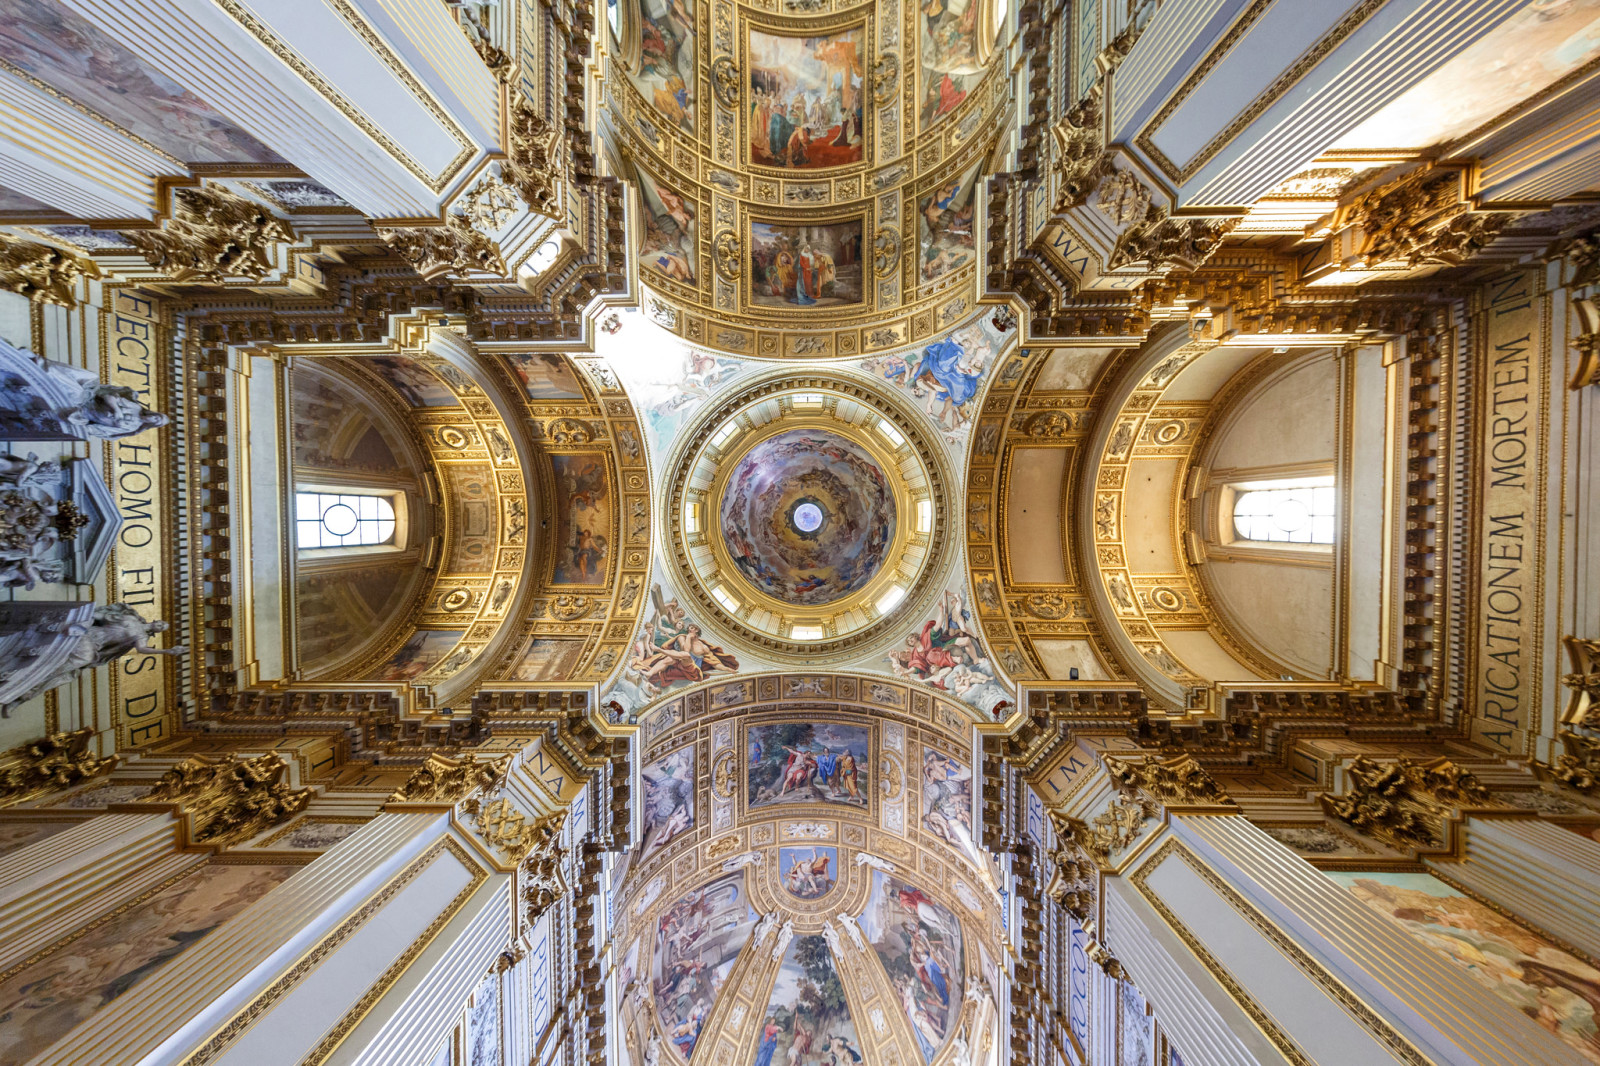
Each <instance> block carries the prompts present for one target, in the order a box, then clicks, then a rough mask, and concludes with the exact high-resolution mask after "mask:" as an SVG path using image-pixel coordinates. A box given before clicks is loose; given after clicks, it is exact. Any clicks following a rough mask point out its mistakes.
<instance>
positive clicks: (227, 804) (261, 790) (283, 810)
mask: <svg viewBox="0 0 1600 1066" xmlns="http://www.w3.org/2000/svg"><path fill="white" fill-rule="evenodd" d="M288 772H289V764H288V763H287V762H286V761H285V760H284V758H283V756H281V755H279V754H277V753H276V752H268V753H266V754H265V755H257V756H255V757H254V758H241V757H239V756H237V755H230V756H228V757H227V758H226V759H225V760H222V761H220V762H218V761H213V760H210V759H206V758H202V757H199V756H194V757H191V758H188V759H185V760H183V761H182V762H180V763H179V764H178V765H176V766H174V767H173V768H172V769H170V770H168V771H167V772H166V773H165V774H163V775H161V779H160V780H159V781H158V782H156V786H155V788H153V789H151V791H150V792H149V793H148V794H146V795H145V796H144V797H142V798H141V799H140V800H139V801H138V802H140V803H176V804H178V806H179V807H181V808H182V810H183V812H184V814H185V815H187V816H188V818H189V823H190V839H192V840H193V841H194V842H195V843H197V844H210V845H213V846H217V847H228V846H231V845H233V844H238V843H240V842H242V841H245V840H248V839H250V838H251V837H253V836H255V835H256V834H258V833H260V832H263V831H264V830H267V829H270V828H272V827H273V826H275V825H279V824H281V823H283V822H285V821H287V820H288V819H289V818H290V817H291V816H292V815H295V814H298V813H300V812H301V811H303V810H305V809H306V805H307V804H309V803H310V802H311V789H309V788H301V789H296V788H291V787H290V785H289V783H288V780H287V777H288Z"/></svg>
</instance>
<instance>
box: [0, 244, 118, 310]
mask: <svg viewBox="0 0 1600 1066" xmlns="http://www.w3.org/2000/svg"><path fill="white" fill-rule="evenodd" d="M99 276H100V268H99V267H98V266H96V265H95V264H94V262H93V261H92V260H89V259H85V258H83V257H81V256H76V255H72V254H71V253H69V252H65V251H62V250H61V249H60V248H53V247H51V246H50V245H47V244H34V243H32V242H31V241H19V240H16V239H15V238H13V237H7V236H6V235H4V234H0V289H4V290H5V291H7V292H14V293H17V294H18V295H20V296H26V297H27V298H28V299H29V300H31V301H32V302H34V303H52V304H61V305H62V306H63V307H66V308H67V309H68V310H71V309H72V308H75V307H77V306H78V280H79V279H80V278H98V277H99Z"/></svg>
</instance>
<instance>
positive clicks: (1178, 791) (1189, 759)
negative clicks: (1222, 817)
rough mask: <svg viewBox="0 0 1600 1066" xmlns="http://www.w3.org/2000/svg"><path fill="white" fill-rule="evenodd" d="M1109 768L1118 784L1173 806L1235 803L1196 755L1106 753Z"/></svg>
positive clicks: (1112, 778) (1107, 768)
mask: <svg viewBox="0 0 1600 1066" xmlns="http://www.w3.org/2000/svg"><path fill="white" fill-rule="evenodd" d="M1104 762H1105V766H1106V772H1107V773H1108V774H1110V775H1111V780H1112V781H1114V782H1115V783H1116V784H1117V786H1118V787H1120V788H1124V789H1129V790H1132V791H1134V792H1138V793H1142V794H1145V795H1149V796H1153V797H1155V798H1156V799H1157V800H1159V801H1160V802H1162V803H1164V804H1167V805H1169V806H1175V805H1183V806H1187V805H1196V806H1219V805H1223V804H1231V803H1232V802H1233V801H1232V800H1231V799H1229V798H1228V794H1227V793H1226V792H1224V791H1222V789H1221V788H1220V787H1219V786H1218V785H1217V783H1216V781H1214V780H1213V779H1212V777H1211V775H1210V774H1208V773H1206V771H1205V770H1204V769H1203V768H1202V767H1201V766H1200V764H1199V763H1198V762H1196V761H1195V758H1194V756H1193V755H1179V756H1176V757H1174V758H1171V759H1163V758H1161V757H1160V756H1156V755H1144V756H1122V755H1106V756H1105V757H1104Z"/></svg>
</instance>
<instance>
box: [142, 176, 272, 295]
mask: <svg viewBox="0 0 1600 1066" xmlns="http://www.w3.org/2000/svg"><path fill="white" fill-rule="evenodd" d="M172 206H173V212H172V217H171V218H170V219H168V220H167V222H166V224H165V225H164V226H163V227H162V228H161V229H154V230H127V231H125V232H124V233H123V236H124V237H126V238H127V239H128V240H129V241H130V242H131V243H132V244H133V245H134V246H135V247H137V248H138V249H139V251H140V252H142V253H144V257H145V260H146V261H147V262H148V263H149V264H150V265H151V266H152V267H153V268H155V269H156V270H159V271H161V272H162V273H164V274H167V275H168V276H170V277H171V278H172V280H174V281H222V280H224V279H226V278H249V279H250V280H251V281H260V280H262V279H263V278H265V277H266V276H267V275H268V274H270V273H271V272H272V271H273V270H275V269H277V256H276V251H277V248H276V246H277V245H279V244H289V243H292V242H293V241H294V240H295V239H296V238H295V232H294V230H293V229H291V228H290V226H289V225H288V223H286V222H284V221H283V220H282V219H280V218H278V217H277V216H276V215H274V214H273V213H272V212H270V211H268V210H267V209H266V208H265V207H262V206H261V205H260V204H257V203H254V202H252V201H250V200H246V199H244V198H243V197H241V196H236V195H234V194H233V193H231V192H229V191H227V190H226V189H221V188H215V187H205V188H198V189H178V190H177V191H175V192H174V193H173V194H172Z"/></svg>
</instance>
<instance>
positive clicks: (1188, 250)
mask: <svg viewBox="0 0 1600 1066" xmlns="http://www.w3.org/2000/svg"><path fill="white" fill-rule="evenodd" d="M1238 224H1239V219H1238V218H1221V219H1211V218H1172V217H1170V216H1169V215H1168V214H1167V213H1166V210H1165V209H1164V208H1161V207H1158V206H1156V205H1155V204H1151V205H1150V206H1149V207H1148V208H1147V209H1146V211H1145V218H1144V221H1142V222H1138V223H1135V224H1134V225H1133V226H1131V227H1129V229H1128V230H1127V232H1125V233H1124V234H1123V235H1122V236H1121V237H1120V238H1119V239H1118V240H1117V245H1116V247H1115V248H1113V249H1112V250H1111V255H1110V257H1109V258H1108V259H1107V261H1106V268H1107V269H1108V270H1117V269H1120V268H1122V267H1126V266H1132V265H1134V264H1135V263H1145V264H1147V265H1148V268H1149V270H1150V271H1151V272H1152V273H1154V272H1156V271H1159V270H1162V269H1163V268H1166V267H1175V268H1177V269H1179V270H1195V269H1197V268H1199V267H1200V266H1201V265H1202V264H1203V263H1204V262H1205V261H1206V260H1207V259H1209V258H1210V257H1211V253H1213V252H1215V251H1216V250H1217V249H1218V248H1219V247H1220V246H1221V245H1222V238H1224V237H1226V236H1227V235H1228V233H1229V232H1231V231H1232V229H1233V227H1235V226H1237V225H1238Z"/></svg>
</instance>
